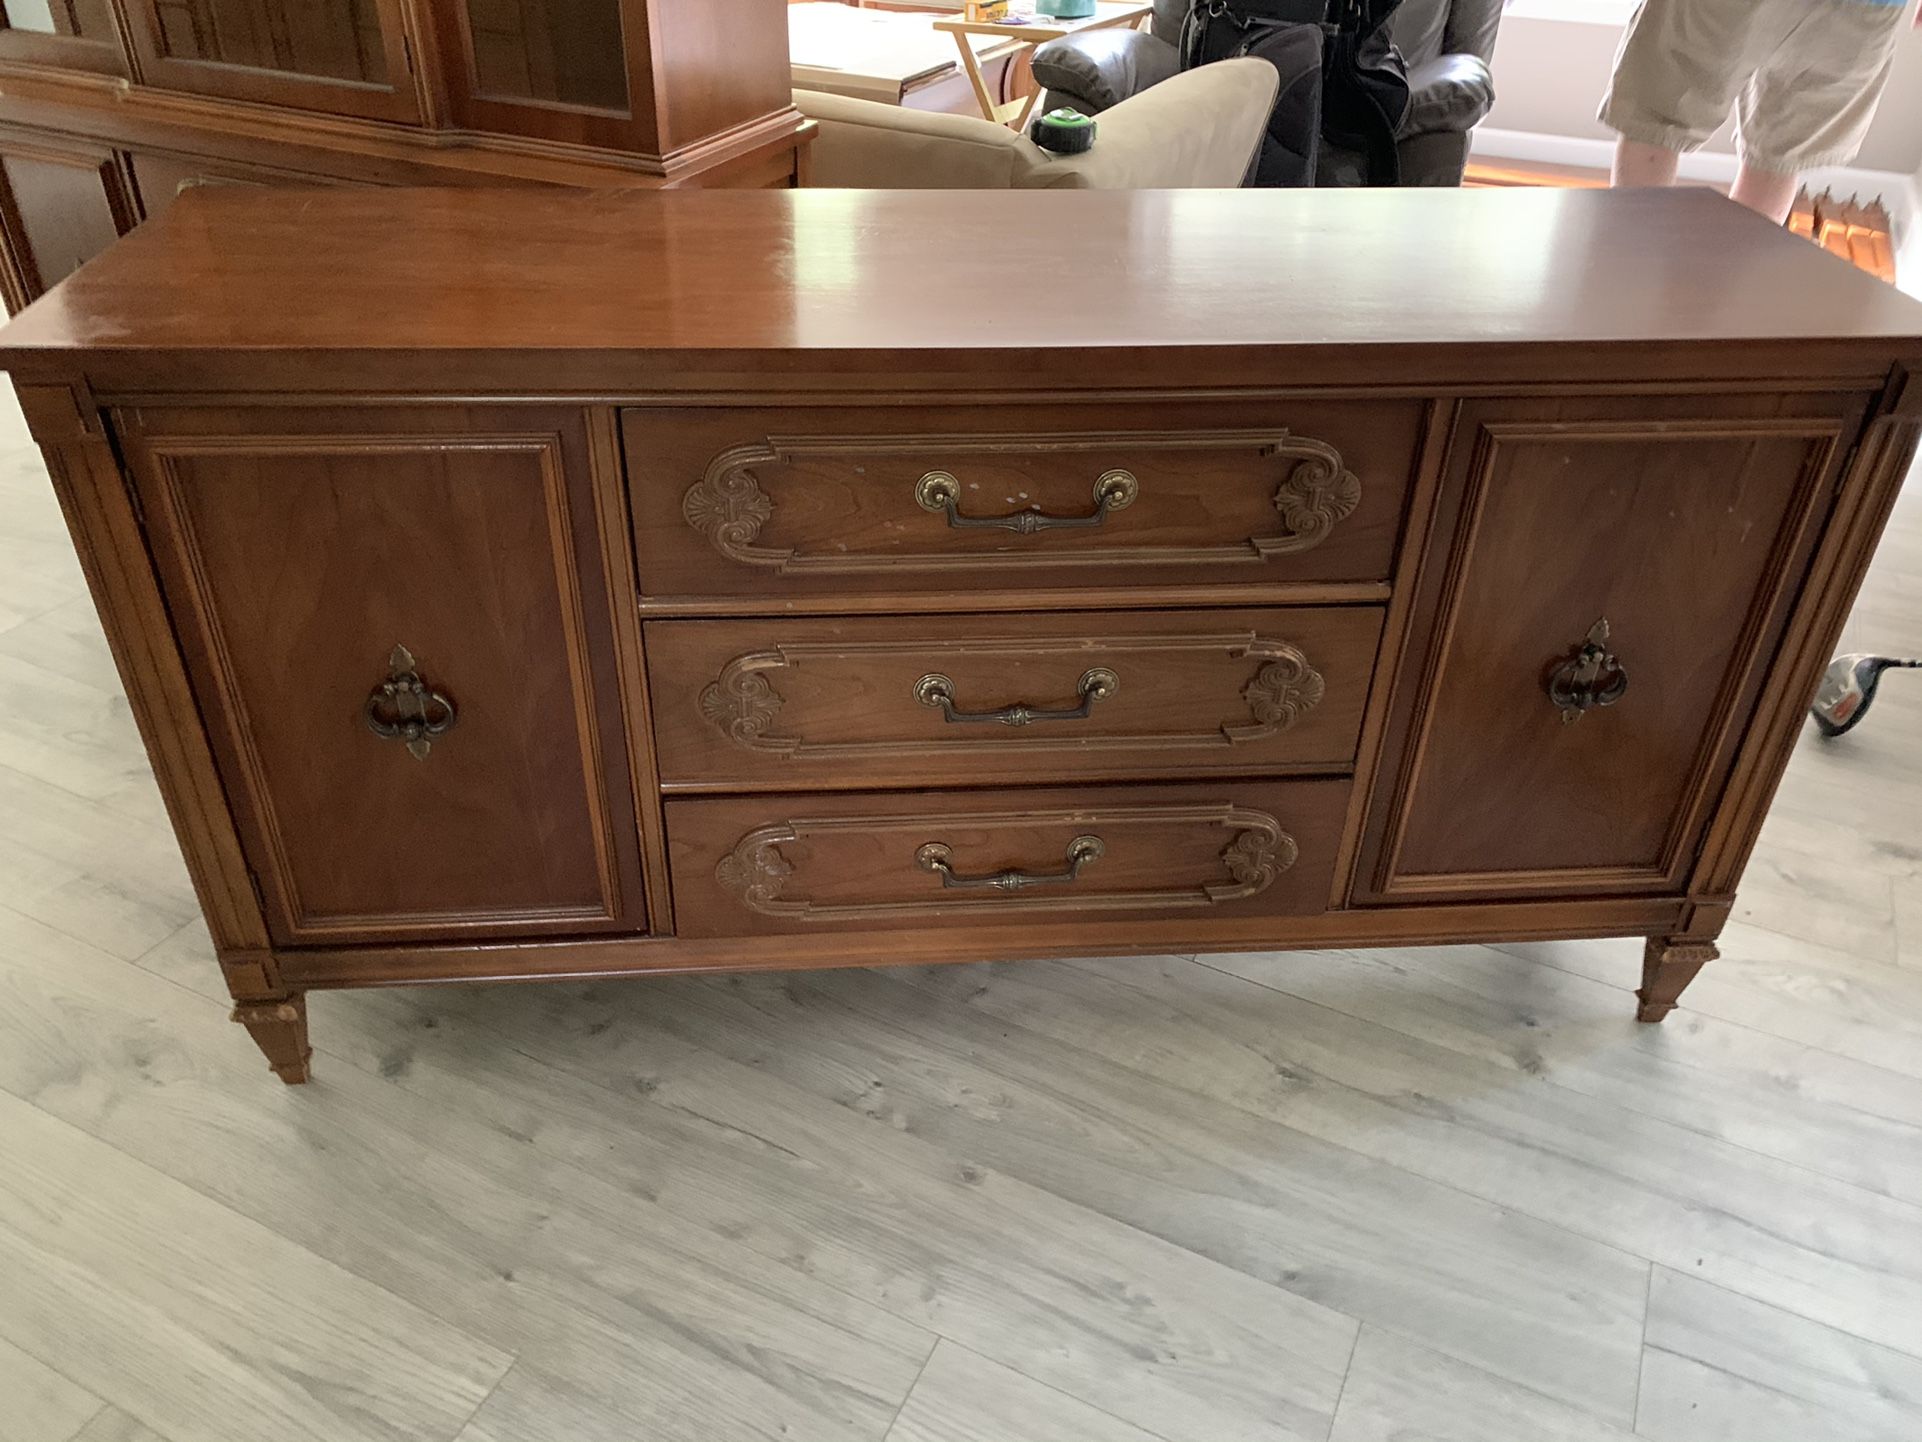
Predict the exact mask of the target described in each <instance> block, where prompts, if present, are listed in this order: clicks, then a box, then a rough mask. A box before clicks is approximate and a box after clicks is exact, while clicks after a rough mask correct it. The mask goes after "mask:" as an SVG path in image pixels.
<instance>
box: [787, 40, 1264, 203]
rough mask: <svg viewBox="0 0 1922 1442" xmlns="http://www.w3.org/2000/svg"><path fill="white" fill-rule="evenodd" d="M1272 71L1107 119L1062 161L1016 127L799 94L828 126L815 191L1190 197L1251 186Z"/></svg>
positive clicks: (1207, 79)
mask: <svg viewBox="0 0 1922 1442" xmlns="http://www.w3.org/2000/svg"><path fill="white" fill-rule="evenodd" d="M1278 84H1279V76H1278V74H1277V72H1276V70H1275V67H1274V66H1272V65H1270V64H1269V63H1268V62H1267V61H1266V60H1252V59H1244V60H1224V61H1220V62H1218V63H1217V64H1214V65H1209V66H1206V67H1204V68H1202V69H1199V70H1191V71H1188V72H1186V73H1185V74H1181V75H1177V76H1175V77H1173V78H1172V79H1170V80H1166V81H1163V82H1162V83H1161V84H1160V85H1155V86H1151V87H1150V88H1148V89H1146V90H1144V91H1142V92H1141V93H1140V94H1139V95H1136V96H1134V97H1132V98H1131V99H1128V100H1125V101H1123V102H1122V103H1121V104H1119V105H1117V106H1115V107H1114V108H1113V109H1112V110H1106V111H1103V112H1102V114H1101V117H1100V121H1099V125H1100V130H1099V133H1098V134H1097V136H1096V138H1095V144H1094V148H1093V149H1092V150H1090V151H1089V152H1088V153H1087V154H1085V155H1050V154H1049V153H1048V152H1046V151H1045V150H1042V149H1041V148H1040V147H1038V146H1037V145H1035V144H1034V142H1033V141H1031V140H1029V139H1028V138H1027V137H1026V136H1025V135H1017V134H1016V133H1015V132H1014V131H1012V130H1010V129H1008V127H1007V126H1005V125H996V124H994V123H993V122H992V121H988V120H981V119H977V118H974V117H971V116H965V115H940V114H932V113H929V112H926V111H919V110H906V109H903V108H901V107H900V106H895V105H881V104H878V103H876V102H875V101H872V100H852V99H849V98H847V97H845V96H840V95H825V94H822V93H820V92H818V91H812V90H797V91H795V92H794V103H795V105H797V106H798V107H799V108H800V110H801V112H802V113H803V114H804V115H807V116H808V117H810V118H811V119H813V120H815V121H817V122H818V123H819V124H820V127H821V128H820V133H819V134H818V135H817V136H816V137H815V139H814V143H813V146H812V147H811V150H810V155H809V160H808V163H809V167H810V168H809V172H808V179H807V183H808V184H809V185H814V186H835V187H850V186H851V187H859V188H863V189H880V190H1009V189H1046V188H1049V187H1056V188H1062V189H1074V190H1150V189H1188V188H1194V187H1201V186H1235V185H1240V184H1241V182H1242V179H1243V177H1244V176H1246V175H1247V173H1248V169H1249V166H1250V165H1251V164H1252V163H1253V160H1254V157H1255V148H1256V146H1257V145H1258V144H1259V143H1260V141H1261V136H1262V132H1263V130H1264V129H1265V128H1266V126H1267V123H1268V112H1269V111H1270V110H1271V109H1272V108H1273V106H1274V103H1275V90H1276V87H1277V86H1278Z"/></svg>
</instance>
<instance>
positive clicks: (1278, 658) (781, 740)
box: [698, 631, 1327, 760]
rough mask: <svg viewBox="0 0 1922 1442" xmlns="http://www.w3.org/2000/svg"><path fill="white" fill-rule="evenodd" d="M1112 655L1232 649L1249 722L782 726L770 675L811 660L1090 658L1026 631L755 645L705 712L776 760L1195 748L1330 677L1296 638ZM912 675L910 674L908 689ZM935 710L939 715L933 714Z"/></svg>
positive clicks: (1111, 649)
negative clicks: (983, 727)
mask: <svg viewBox="0 0 1922 1442" xmlns="http://www.w3.org/2000/svg"><path fill="white" fill-rule="evenodd" d="M1102 649H1103V654H1104V655H1119V654H1121V653H1141V652H1165V653H1180V652H1193V651H1206V652H1216V651H1218V652H1224V653H1226V655H1227V656H1228V657H1229V658H1230V660H1235V659H1241V658H1247V659H1251V660H1253V661H1254V662H1255V663H1256V664H1255V665H1254V666H1253V667H1252V669H1251V670H1250V672H1249V674H1248V679H1247V681H1246V682H1245V683H1244V684H1243V685H1242V687H1241V697H1242V700H1243V701H1244V703H1245V704H1246V706H1247V708H1248V709H1247V714H1246V716H1245V717H1244V718H1240V719H1236V718H1224V719H1223V720H1222V721H1221V722H1220V724H1219V725H1217V726H1216V727H1214V729H1212V730H1196V731H1169V732H1166V733H1163V734H1160V735H1153V734H1133V735H1108V736H1103V735H1098V734H1097V735H1091V734H1088V733H1087V732H1085V731H1075V732H1072V733H1069V732H1035V731H1030V730H992V731H988V732H975V733H969V732H953V733H951V734H937V735H935V736H916V737H901V738H893V739H890V738H885V737H883V738H876V739H874V740H864V741H839V742H815V741H809V740H808V739H807V738H806V737H803V736H796V735H792V734H783V733H782V732H780V731H779V730H778V729H776V723H777V721H778V720H779V718H780V713H781V711H782V709H783V707H784V706H785V705H786V701H785V698H783V697H782V695H781V693H780V692H779V691H778V690H777V689H775V686H774V684H773V681H772V680H771V679H770V677H771V676H775V675H778V674H779V673H780V672H782V671H786V670H790V669H793V668H796V667H800V666H805V665H807V664H808V663H809V662H811V661H822V660H839V659H843V658H849V657H853V658H861V657H888V656H898V657H899V658H900V659H901V660H902V662H903V665H904V672H905V671H912V672H914V673H916V674H919V673H920V672H921V671H925V670H927V669H930V668H937V669H938V668H939V667H940V666H941V665H942V664H944V663H947V662H951V661H952V660H953V659H954V658H956V657H962V656H991V655H1008V656H1048V655H1059V656H1061V657H1063V658H1064V660H1066V661H1067V662H1069V663H1071V664H1072V665H1076V666H1078V665H1081V664H1083V662H1084V661H1085V658H1086V657H1087V655H1088V654H1089V652H1088V649H1087V645H1086V643H1085V642H1084V641H1081V640H1077V639H1075V638H1068V637H1064V638H1060V639H1058V640H1056V639H1037V638H1035V637H1032V636H1029V637H1022V636H983V637H969V638H966V639H952V640H940V639H933V638H930V639H926V640H923V639H920V638H916V639H913V640H895V639H889V640H882V641H800V642H792V643H787V644H782V645H777V646H773V647H770V648H769V649H767V650H765V651H749V652H745V653H743V654H741V655H739V656H736V657H734V658H733V659H732V660H731V661H729V662H728V663H727V664H726V665H725V666H724V667H722V668H721V673H720V675H719V676H718V677H717V678H716V679H715V680H714V681H713V682H712V683H710V684H709V685H708V686H707V687H706V688H705V689H704V690H703V691H702V692H701V694H700V698H699V702H698V704H699V706H700V710H701V714H702V716H704V717H705V718H706V719H707V721H708V723H709V724H710V725H711V726H712V727H713V728H714V729H715V730H716V731H718V732H719V733H720V734H721V735H723V736H725V737H727V739H728V740H730V741H732V742H733V743H734V744H735V745H737V746H739V747H740V748H741V749H743V750H745V751H752V752H756V753H758V754H761V755H766V756H775V757H782V758H786V757H805V758H809V759H817V760H827V759H835V758H846V757H874V756H879V755H890V756H915V755H926V754H942V755H951V754H954V753H958V752H976V753H995V754H1005V753H1007V752H1010V751H1059V750H1063V749H1075V750H1082V751H1089V750H1095V751H1101V750H1141V749H1143V748H1148V749H1167V750H1196V749H1212V748H1218V747H1233V746H1236V745H1241V744H1245V743H1248V742H1252V741H1261V740H1265V739H1266V738H1268V737H1270V736H1273V735H1276V734H1277V733H1279V732H1282V731H1286V730H1288V729H1290V728H1291V727H1293V726H1294V725H1295V724H1296V723H1297V722H1299V721H1300V720H1301V719H1302V717H1304V716H1305V715H1307V714H1308V713H1309V712H1310V711H1312V710H1313V709H1314V708H1315V707H1316V706H1318V705H1319V704H1320V703H1321V700H1322V697H1323V696H1324V695H1326V693H1327V681H1326V679H1325V678H1324V677H1323V676H1322V674H1321V672H1320V671H1319V670H1318V669H1316V667H1315V665H1314V663H1313V662H1311V661H1310V660H1309V659H1308V657H1307V656H1306V655H1305V654H1304V653H1303V652H1302V651H1301V649H1300V648H1299V647H1297V646H1295V645H1293V644H1291V643H1290V642H1287V641H1283V640H1280V639H1277V638H1274V637H1267V636H1260V635H1257V634H1255V633H1254V632H1252V631H1236V632H1226V633H1213V634H1203V635H1193V636H1182V635H1137V636H1115V637H1108V638H1105V639H1104V640H1103V642H1102ZM913 679H914V677H913V676H912V675H908V676H906V677H905V680H904V683H903V687H904V690H905V689H906V686H907V685H908V684H911V683H912V681H913ZM930 715H932V713H930Z"/></svg>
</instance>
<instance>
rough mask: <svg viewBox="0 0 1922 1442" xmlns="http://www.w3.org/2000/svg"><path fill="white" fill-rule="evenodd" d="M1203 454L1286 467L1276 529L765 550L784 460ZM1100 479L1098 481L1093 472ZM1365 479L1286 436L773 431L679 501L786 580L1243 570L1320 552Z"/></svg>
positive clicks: (711, 537)
mask: <svg viewBox="0 0 1922 1442" xmlns="http://www.w3.org/2000/svg"><path fill="white" fill-rule="evenodd" d="M1117 445H1125V446H1126V447H1127V448H1128V449H1129V450H1131V451H1132V450H1145V451H1149V452H1153V451H1196V450H1246V451H1251V452H1253V453H1254V454H1255V455H1257V456H1258V457H1260V458H1262V459H1272V460H1274V461H1275V462H1276V463H1277V466H1276V469H1277V473H1278V474H1277V479H1276V483H1275V491H1274V508H1275V514H1276V521H1277V528H1276V530H1275V531H1274V533H1273V534H1257V535H1250V536H1248V537H1247V538H1246V539H1245V540H1242V541H1239V542H1236V543H1233V544H1223V545H1213V546H1104V547H1101V548H1099V549H1090V550H1087V551H1078V552H1077V551H1050V552H1047V553H1045V554H1044V553H1041V552H1035V553H1032V554H1028V555H1009V554H1004V553H980V554H962V553H958V552H953V551H916V552H911V553H900V552H890V553H888V554H885V555H867V556H864V555H859V554H853V553H849V552H845V551H842V552H834V551H798V550H795V549H794V548H792V547H783V546H764V545H761V544H759V540H760V535H761V532H762V530H763V529H764V528H765V527H766V526H767V525H768V523H769V522H770V521H772V520H773V519H774V515H775V502H774V500H773V498H772V497H771V496H769V494H768V493H767V490H766V489H765V487H764V485H763V483H762V481H761V479H760V477H759V476H758V475H757V474H756V470H755V468H756V467H764V466H772V465H783V464H786V463H788V462H790V461H793V460H797V459H804V458H814V457H837V456H848V457H853V458H860V459H874V458H878V457H886V456H902V457H913V456H916V455H925V454H943V455H955V454H959V455H1008V454H1018V455H1024V456H1025V455H1051V454H1058V455H1073V454H1075V453H1077V452H1088V451H1098V450H1112V449H1114V448H1115V447H1116V446H1117ZM1091 479H1093V478H1092V477H1091ZM1361 496H1362V488H1361V481H1360V479H1359V478H1358V477H1357V476H1356V475H1355V473H1354V472H1353V471H1351V470H1349V469H1348V468H1347V467H1346V466H1345V465H1344V464H1343V463H1342V458H1341V452H1340V451H1338V450H1336V449H1335V447H1333V446H1331V445H1329V444H1328V443H1327V442H1326V441H1321V440H1316V439H1314V438H1313V437H1311V436H1295V435H1290V434H1289V433H1288V432H1287V431H1285V430H1274V431H1268V430H1217V431H1139V432H1120V433H1098V434H1080V433H1072V432H1062V433H1057V434H1032V433H1004V434H999V435H996V434H980V435H935V434H929V435H898V436H860V435H847V436H835V435H822V436H770V437H768V438H767V439H765V440H761V441H754V442H748V443H745V444H742V445H738V446H733V447H730V448H729V449H727V450H724V451H722V452H720V453H719V454H718V455H716V456H715V457H714V459H713V460H712V461H710V462H709V463H708V467H707V472H706V474H705V475H703V476H702V478H701V479H700V480H699V481H697V482H696V483H695V484H694V485H693V486H692V487H690V488H689V489H688V492H687V494H686V495H685V496H684V497H683V498H682V501H681V514H682V516H683V518H684V519H685V520H686V521H687V524H688V525H689V526H691V527H692V528H693V529H694V530H696V531H698V532H700V533H701V535H703V536H705V537H706V538H707V541H708V543H709V544H710V545H711V546H713V548H714V549H715V550H716V551H718V552H719V553H720V554H721V555H723V556H725V557H727V559H728V560H730V561H734V562H736V563H738V564H740V565H744V566H756V567H762V568H766V569H770V570H772V571H774V572H775V573H776V574H778V575H794V574H803V573H813V574H818V575H825V576H846V575H861V574H868V573H873V572H877V571H887V570H890V569H892V568H895V567H899V566H905V565H911V566H914V567H916V568H917V569H921V570H946V571H968V570H991V569H994V570H998V569H1003V568H1006V567H1009V566H1014V567H1034V566H1049V567H1056V566H1089V565H1102V566H1111V565H1115V564H1128V563H1140V562H1152V563H1156V564H1182V565H1195V564H1204V565H1216V564H1219V565H1239V564H1245V563H1248V562H1255V563H1260V562H1263V561H1267V560H1270V559H1272V558H1274V557H1277V556H1292V555H1297V554H1299V553H1301V552H1303V551H1309V550H1313V549H1314V548H1315V547H1316V546H1318V545H1320V544H1321V543H1322V542H1323V541H1325V540H1326V539H1327V538H1328V536H1329V533H1330V532H1332V531H1333V530H1334V528H1335V526H1336V525H1338V524H1339V523H1340V522H1341V521H1344V520H1346V519H1347V518H1348V517H1349V516H1351V515H1353V514H1354V512H1355V509H1356V507H1358V506H1359V505H1360V504H1361Z"/></svg>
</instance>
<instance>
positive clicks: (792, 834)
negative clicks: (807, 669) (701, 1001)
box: [667, 780, 1349, 937]
mask: <svg viewBox="0 0 1922 1442" xmlns="http://www.w3.org/2000/svg"><path fill="white" fill-rule="evenodd" d="M1348 787H1349V783H1348V782H1347V781H1340V780H1323V781H1234V782H1213V783H1199V784H1186V785H1175V786H1132V787H1129V786H1109V787H1080V788H1071V789H1062V788H1051V789H1047V790H1033V791H1027V790H1004V791H977V792H957V793H944V792H911V793H908V792H884V793H878V794H873V795H861V796H821V795H812V796H762V797H734V798H730V799H726V800H717V801H673V802H669V803H668V806H667V836H668V858H669V865H670V868H671V871H672V876H673V884H674V906H675V916H676V925H677V930H678V931H679V933H680V935H682V936H689V937H693V936H735V935H751V934H756V933H763V932H770V933H771V932H797V931H802V932H806V931H858V930H873V929H888V928H899V927H913V926H918V925H921V924H924V923H934V924H936V925H940V926H942V927H944V928H945V927H956V926H966V925H970V924H977V923H978V924H983V925H988V924H994V923H1011V922H1023V921H1029V920H1033V921H1042V920H1048V921H1072V920H1081V919H1088V920H1108V921H1117V920H1128V919H1132V918H1141V919H1153V918H1167V917H1188V916H1193V917H1209V916H1285V915H1301V914H1306V913H1312V912H1318V911H1321V910H1324V909H1325V908H1326V906H1327V904H1328V894H1329V888H1330V885H1331V883H1332V880H1333V875H1334V866H1335V851H1336V847H1337V844H1338V841H1339V838H1340V834H1341V827H1342V820H1343V815H1344V813H1345V811H1346V807H1347V797H1348Z"/></svg>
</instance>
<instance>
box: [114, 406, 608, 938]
mask: <svg viewBox="0 0 1922 1442" xmlns="http://www.w3.org/2000/svg"><path fill="white" fill-rule="evenodd" d="M120 424H121V428H122V435H123V438H124V439H125V440H126V441H127V443H128V450H129V453H130V460H131V463H132V466H133V468H134V470H135V473H136V476H137V480H138V485H139V489H140V494H141V496H142V498H143V501H144V504H145V506H146V509H147V513H148V518H149V525H150V528H151V530H152V532H153V534H154V538H155V541H156V552H157V559H158V562H159V565H160V569H161V573H162V578H163V583H164V586H165V589H166V592H167V598H168V604H169V607H170V610H171V611H172V613H173V615H174V617H175V622H176V625H177V626H179V627H180V629H181V631H182V640H183V643H184V645H185V648H186V651H187V655H188V661H189V666H190V668H191V670H192V673H193V676H194V684H195V689H196V692H197V694H198V695H199V697H200V699H201V706H202V710H203V714H205V715H206V716H207V717H208V720H209V724H210V726H211V728H212V730H213V733H214V740H215V744H216V749H217V752H218V754H219V755H220V757H221V761H222V766H223V770H224V771H225V773H226V776H227V781H228V787H229V792H230V795H231V796H232V797H233V799H234V802H235V806H236V814H237V815H238V816H239V818H240V820H241V823H242V828H243V839H244V841H245V843H246V845H247V849H248V852H249V857H250V861H251V863H252V865H253V867H254V869H255V872H256V874H257V876H258V877H259V880H260V882H261V886H262V889H263V893H264V895H265V898H266V901H267V905H268V910H269V913H270V925H271V926H272V929H273V932H274V935H275V939H276V940H277V941H279V942H282V943H294V944H298V943H301V942H316V941H343V940H366V939H394V938H405V937H427V936H436V937H446V936H458V935H460V934H462V933H463V932H465V931H468V930H470V929H484V930H485V931H486V932H487V933H489V934H498V935H511V934H519V933H540V932H549V933H551V932H591V931H610V930H637V929H639V920H638V918H639V916H640V914H641V912H640V903H641V894H640V882H639V879H638V877H639V862H638V842H637V840H636V835H635V826H634V816H633V802H632V790H631V786H630V783H629V778H628V768H627V765H626V761H625V755H624V750H623V746H622V744H621V741H620V736H621V707H620V699H619V698H620V681H619V678H618V676H617V674H616V669H617V668H616V662H615V659H614V648H613V643H612V639H611V631H610V627H609V610H608V605H609V598H608V594H607V587H606V583H605V580H604V577H603V572H602V568H601V565H600V562H599V559H598V557H599V548H598V545H597V543H596V540H595V534H596V532H595V528H594V496H593V494H592V489H591V486H592V478H591V476H590V474H589V470H588V464H587V461H586V458H585V450H586V447H585V440H584V437H583V434H582V427H581V422H580V419H579V417H578V416H575V415H568V414H548V415H535V414H531V413H528V412H515V413H513V414H511V415H502V414H490V413H487V412H480V411H476V412H468V413H456V414H449V413H437V414H435V415H432V416H419V417H408V416H404V415H395V414H393V413H379V414H376V413H361V414H342V413H325V412H319V413H309V414H308V415H305V416H302V415H291V414H274V415H266V414H259V413H255V414H249V413H246V412H241V411H226V412H217V411H194V412H151V411H150V412H145V413H133V414H126V415H123V416H122V417H121V418H120ZM397 647H398V648H404V650H403V651H397V650H396V648H397ZM410 675H411V676H412V677H416V678H418V682H419V686H420V688H421V690H420V693H419V695H418V696H417V697H416V696H410V695H409V694H408V692H409V690H410V688H411V685H412V682H410V680H409V679H408V677H409V676H410ZM389 687H392V688H394V689H391V690H390V689H386V688H389ZM409 720H414V721H418V722H420V723H422V729H423V730H424V732H425V734H419V735H413V734H410V733H409V732H408V730H407V723H408V721H409ZM444 722H451V725H448V726H446V729H445V730H444V732H441V731H440V727H441V725H442V723H444ZM383 730H384V731H388V732H392V731H394V730H399V731H400V732H401V733H402V734H399V735H393V734H388V735H381V734H376V733H377V731H383ZM436 732H439V733H440V734H436ZM410 742H411V744H410Z"/></svg>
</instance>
